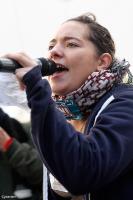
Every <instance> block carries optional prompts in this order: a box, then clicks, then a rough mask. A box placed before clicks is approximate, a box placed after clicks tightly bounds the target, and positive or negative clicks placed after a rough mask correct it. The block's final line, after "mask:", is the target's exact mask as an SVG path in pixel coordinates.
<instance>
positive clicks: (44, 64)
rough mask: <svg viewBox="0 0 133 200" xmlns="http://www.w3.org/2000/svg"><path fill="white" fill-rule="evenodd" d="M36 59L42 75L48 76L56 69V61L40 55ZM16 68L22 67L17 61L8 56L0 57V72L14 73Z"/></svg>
mask: <svg viewBox="0 0 133 200" xmlns="http://www.w3.org/2000/svg"><path fill="white" fill-rule="evenodd" d="M36 61H37V63H38V65H40V66H41V73H42V76H49V75H52V74H53V73H54V72H56V71H58V69H57V66H56V63H55V62H54V61H52V60H49V59H45V58H43V57H42V58H37V59H36ZM18 68H22V66H21V65H20V64H19V63H18V62H17V61H15V60H12V59H8V58H0V72H8V73H14V72H15V70H16V69H18Z"/></svg>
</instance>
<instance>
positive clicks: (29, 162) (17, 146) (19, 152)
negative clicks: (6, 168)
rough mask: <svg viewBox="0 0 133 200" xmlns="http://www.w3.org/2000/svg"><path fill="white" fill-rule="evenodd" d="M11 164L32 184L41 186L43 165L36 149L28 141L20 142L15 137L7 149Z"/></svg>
mask: <svg viewBox="0 0 133 200" xmlns="http://www.w3.org/2000/svg"><path fill="white" fill-rule="evenodd" d="M5 154H6V156H7V158H8V161H9V163H10V165H11V166H12V167H13V168H14V169H15V171H16V172H18V174H19V175H20V176H22V177H23V178H25V180H26V181H27V182H28V183H30V185H32V186H41V184H42V179H43V166H42V161H41V160H40V158H39V154H38V152H37V151H36V149H35V148H34V147H33V146H32V145H30V144H28V143H20V142H19V141H17V140H16V139H15V138H14V140H13V143H12V144H11V146H10V147H9V149H8V150H7V151H6V153H5Z"/></svg>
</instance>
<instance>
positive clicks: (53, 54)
mask: <svg viewBox="0 0 133 200" xmlns="http://www.w3.org/2000/svg"><path fill="white" fill-rule="evenodd" d="M49 56H50V58H51V59H54V60H55V59H56V58H61V57H62V56H63V49H62V47H61V46H60V45H55V46H54V47H53V48H52V49H51V50H50V51H49Z"/></svg>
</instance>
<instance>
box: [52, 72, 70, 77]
mask: <svg viewBox="0 0 133 200" xmlns="http://www.w3.org/2000/svg"><path fill="white" fill-rule="evenodd" d="M66 72H67V71H63V72H60V73H58V72H55V73H54V74H53V75H52V76H51V78H58V77H61V76H63V75H64V74H65V73H66Z"/></svg>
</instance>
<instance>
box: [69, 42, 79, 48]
mask: <svg viewBox="0 0 133 200" xmlns="http://www.w3.org/2000/svg"><path fill="white" fill-rule="evenodd" d="M66 46H67V47H72V48H74V47H78V46H79V45H78V44H76V43H74V42H69V43H67V45H66Z"/></svg>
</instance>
